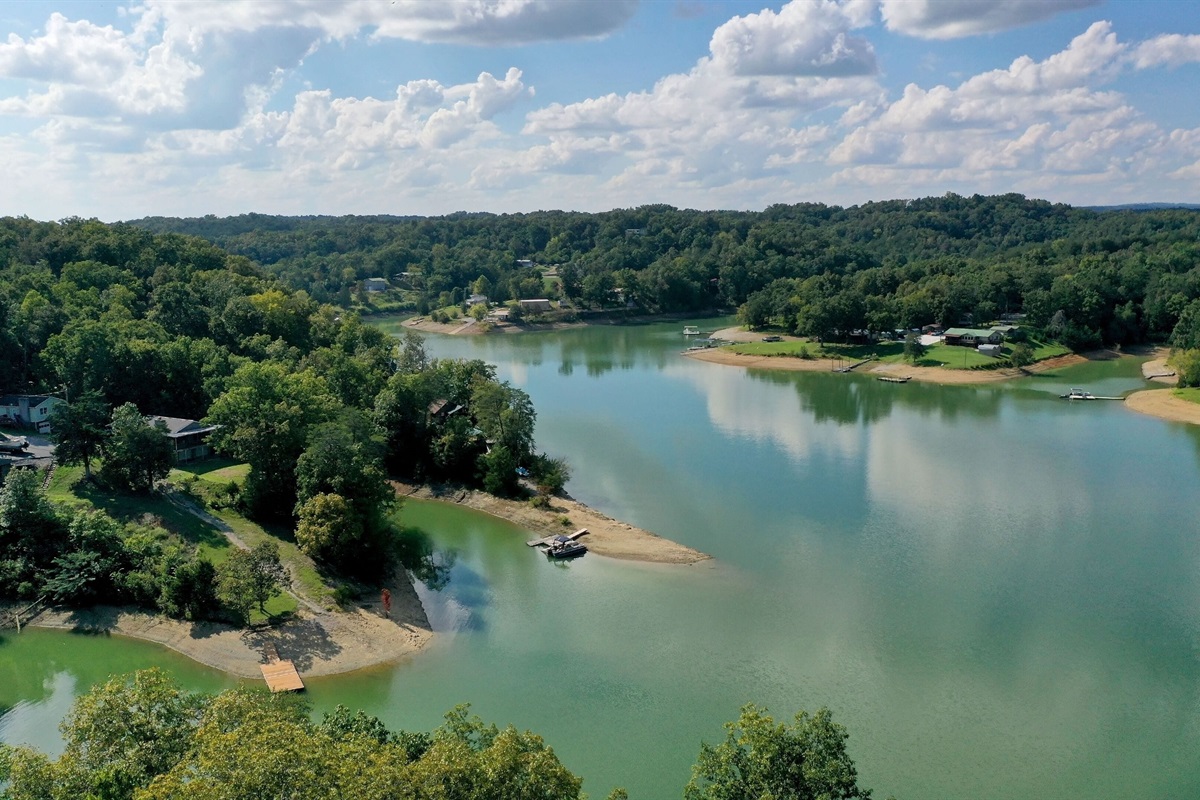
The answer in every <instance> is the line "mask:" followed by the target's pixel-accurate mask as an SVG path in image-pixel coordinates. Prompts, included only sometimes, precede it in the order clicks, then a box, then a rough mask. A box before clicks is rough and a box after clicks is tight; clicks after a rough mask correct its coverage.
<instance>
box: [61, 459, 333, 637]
mask: <svg viewBox="0 0 1200 800" xmlns="http://www.w3.org/2000/svg"><path fill="white" fill-rule="evenodd" d="M247 471H248V468H247V467H246V465H244V464H234V463H232V462H228V461H222V460H220V459H214V460H210V461H204V462H200V463H198V464H195V465H189V466H187V467H186V468H185V469H175V470H172V471H171V476H170V478H169V481H170V482H171V483H172V484H173V486H174V487H178V488H180V489H181V490H182V491H183V493H184V494H185V495H190V496H191V497H190V498H189V499H191V502H193V503H195V505H197V506H201V505H203V504H204V503H205V501H206V500H207V499H209V497H210V494H209V492H210V491H211V489H210V487H222V488H223V487H225V486H228V484H229V483H230V482H235V483H237V484H239V485H240V483H241V481H242V480H243V479H244V478H245V475H246V472H247ZM46 496H47V497H48V498H49V499H50V500H52V501H53V502H55V503H60V504H64V505H71V506H75V507H85V508H93V509H96V510H98V511H103V512H104V513H105V514H108V515H109V516H110V517H112V518H113V519H115V520H117V521H118V522H122V523H133V524H137V525H149V526H153V527H160V528H162V529H163V530H165V531H167V532H168V533H170V534H172V535H174V536H177V537H179V538H180V539H182V540H183V541H184V542H187V543H188V544H189V545H191V546H192V547H194V548H196V552H197V554H198V555H199V556H200V558H202V559H204V560H205V561H208V562H209V563H211V564H212V565H213V566H214V567H217V566H220V565H221V564H222V563H223V562H224V561H225V559H227V558H228V557H229V554H230V553H231V552H232V548H233V547H234V546H235V545H234V544H233V543H232V542H231V541H230V540H229V538H228V537H227V536H226V535H225V533H224V532H223V531H222V530H221V529H220V528H219V527H218V526H217V525H214V524H212V523H211V522H208V521H206V520H205V519H202V518H201V517H200V516H197V515H196V514H193V513H191V512H190V511H188V510H187V508H186V507H184V506H183V505H182V504H180V503H177V502H172V501H171V499H170V498H169V496H168V495H167V494H165V493H163V492H154V493H152V494H145V495H134V494H121V493H117V492H113V491H110V490H108V489H106V488H105V487H103V486H101V485H100V484H98V483H97V482H95V481H87V480H85V479H84V474H83V468H82V467H65V466H59V467H57V468H56V469H55V470H54V475H53V477H52V478H51V480H50V485H49V486H48V487H47V491H46ZM193 498H194V499H193ZM212 513H213V514H214V516H215V517H217V518H218V519H219V520H220V521H221V522H223V523H224V524H225V525H227V526H229V529H230V530H231V531H232V532H233V533H234V535H235V536H237V537H238V538H239V539H240V540H241V541H243V542H244V543H245V544H246V545H248V546H251V547H253V546H254V545H255V544H256V543H258V542H260V541H263V540H265V539H267V538H269V537H270V535H269V534H268V533H267V532H266V531H265V530H263V528H262V527H261V526H260V525H258V524H257V523H254V522H251V521H250V520H248V519H246V518H245V517H242V516H241V515H239V514H237V513H236V512H234V511H232V510H230V509H221V510H217V511H214V512H212ZM279 551H280V558H281V559H282V560H283V563H284V565H285V566H287V567H289V570H290V571H291V573H292V574H293V575H295V576H296V577H297V581H298V583H300V586H298V587H296V588H297V589H298V590H299V591H300V593H301V594H303V595H304V596H306V597H308V598H309V599H311V600H312V601H313V602H317V603H321V602H328V599H329V597H330V596H331V592H330V590H329V589H328V587H326V586H325V584H324V582H323V581H321V580H320V578H319V576H317V575H316V570H315V568H313V566H312V562H311V561H309V560H308V559H306V558H305V557H304V556H303V554H302V553H300V551H299V550H298V549H297V548H296V545H295V544H294V543H293V542H289V541H279ZM305 562H306V563H305ZM314 579H315V580H314ZM298 607H299V604H298V603H297V601H296V598H295V597H293V596H292V595H291V594H288V593H286V592H280V593H279V594H276V595H275V596H274V597H272V598H271V599H270V600H269V601H268V602H267V604H266V611H267V613H266V615H263V614H262V613H261V612H260V611H259V610H258V609H257V608H255V609H254V610H253V611H252V612H251V616H250V622H251V623H252V624H253V623H258V622H264V621H266V620H267V619H268V618H270V617H279V616H283V615H288V614H292V613H295V611H296V610H297V609H298Z"/></svg>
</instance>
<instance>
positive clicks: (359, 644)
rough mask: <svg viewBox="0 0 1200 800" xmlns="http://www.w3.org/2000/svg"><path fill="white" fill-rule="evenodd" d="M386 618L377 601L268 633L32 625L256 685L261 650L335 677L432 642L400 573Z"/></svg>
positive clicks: (39, 621)
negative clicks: (123, 640) (112, 638)
mask: <svg viewBox="0 0 1200 800" xmlns="http://www.w3.org/2000/svg"><path fill="white" fill-rule="evenodd" d="M388 588H389V591H391V593H392V612H391V616H390V617H387V618H385V617H384V616H383V609H382V607H381V604H380V599H379V598H373V602H371V600H372V598H367V600H368V602H365V603H361V604H359V605H358V606H357V607H355V608H352V609H350V610H347V611H321V612H313V611H311V610H309V609H308V608H307V607H302V609H301V611H300V613H299V614H298V615H297V616H296V617H295V618H293V619H291V620H288V621H286V622H284V623H281V624H279V625H275V626H272V627H260V628H250V629H240V628H234V627H232V626H229V625H223V624H219V623H213V622H196V623H192V622H184V621H182V620H176V619H170V618H168V617H163V616H159V615H156V614H151V613H149V612H146V611H141V610H137V609H130V608H113V607H110V606H97V607H94V608H86V609H79V610H66V611H64V610H49V611H45V612H43V613H42V614H41V615H40V616H38V617H37V618H36V619H35V620H34V622H33V623H32V624H33V625H34V626H35V627H38V628H57V629H64V630H74V631H80V632H86V633H90V634H99V635H106V636H107V635H116V636H129V637H132V638H135V639H144V640H146V641H149V642H156V643H158V644H161V645H163V646H165V647H169V648H170V649H172V650H174V651H176V652H178V653H182V654H183V655H185V656H187V657H188V658H190V659H192V660H193V661H198V662H200V663H201V664H206V665H207V666H210V667H212V668H214V669H218V670H220V671H222V672H225V673H228V674H230V675H235V676H237V677H239V678H254V679H257V680H261V679H262V673H261V672H260V671H259V665H260V664H265V663H266V662H267V659H266V656H265V655H264V654H263V648H264V647H265V646H266V645H268V644H271V645H274V646H275V648H276V650H277V651H278V652H279V656H280V658H283V659H287V660H290V661H292V662H293V663H294V664H295V665H296V669H297V670H298V671H299V672H300V674H301V675H302V676H306V677H308V676H317V675H335V674H338V673H343V672H353V671H354V670H359V669H364V668H366V667H373V666H377V665H380V664H388V663H392V662H395V661H400V660H402V659H404V658H406V657H408V656H411V655H413V654H415V653H417V652H419V651H420V650H421V649H422V648H424V647H425V646H426V645H428V644H429V642H430V641H431V640H432V639H433V632H432V631H431V630H430V627H429V620H428V618H426V616H425V609H424V608H423V607H422V606H421V600H420V598H418V597H417V593H416V591H415V590H414V589H413V586H412V582H411V580H410V579H409V577H408V575H407V574H406V573H404V572H403V571H401V572H399V573H398V574H397V575H396V576H395V577H394V578H393V580H392V581H390V582H389V584H388Z"/></svg>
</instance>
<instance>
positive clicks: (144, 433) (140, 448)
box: [101, 403, 175, 492]
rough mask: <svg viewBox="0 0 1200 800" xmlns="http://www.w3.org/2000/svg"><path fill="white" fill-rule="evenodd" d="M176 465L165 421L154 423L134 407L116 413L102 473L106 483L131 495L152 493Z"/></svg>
mask: <svg viewBox="0 0 1200 800" xmlns="http://www.w3.org/2000/svg"><path fill="white" fill-rule="evenodd" d="M174 464H175V449H174V448H173V447H172V446H171V440H170V439H169V438H168V437H167V426H166V425H165V424H164V423H163V422H162V421H161V420H158V421H155V422H153V423H152V422H151V421H150V420H148V419H147V418H146V417H143V416H142V414H141V412H140V411H138V409H137V406H135V405H134V404H133V403H125V404H124V405H121V406H118V407H117V408H115V409H113V413H112V423H111V424H110V426H109V435H108V439H107V440H106V441H105V444H104V466H103V468H102V469H101V475H102V477H103V478H104V479H105V480H106V481H108V482H109V483H111V484H113V485H114V486H118V487H120V488H122V489H126V490H129V491H133V492H148V491H150V489H152V488H153V487H154V483H155V481H158V480H161V479H162V478H165V477H167V474H168V473H169V472H170V471H171V467H172V466H174Z"/></svg>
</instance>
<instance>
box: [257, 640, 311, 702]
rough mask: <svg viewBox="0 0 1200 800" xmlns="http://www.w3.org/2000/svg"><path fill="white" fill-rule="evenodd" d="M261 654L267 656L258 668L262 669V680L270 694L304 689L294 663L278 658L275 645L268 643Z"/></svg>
mask: <svg viewBox="0 0 1200 800" xmlns="http://www.w3.org/2000/svg"><path fill="white" fill-rule="evenodd" d="M263 654H264V655H266V657H267V663H266V664H262V665H261V666H259V669H261V670H262V675H263V680H265V681H266V682H267V688H268V689H270V690H271V693H272V694H274V693H275V692H302V691H304V681H302V680H300V673H299V672H297V671H296V665H295V664H293V663H292V662H291V661H287V660H286V659H282V658H280V657H279V651H278V650H276V649H275V645H273V644H269V645H267V646H266V647H264V648H263Z"/></svg>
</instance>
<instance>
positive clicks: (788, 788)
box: [683, 705, 871, 800]
mask: <svg viewBox="0 0 1200 800" xmlns="http://www.w3.org/2000/svg"><path fill="white" fill-rule="evenodd" d="M725 729H726V735H725V741H724V742H722V743H721V744H718V745H716V746H711V745H708V744H702V745H701V747H700V757H699V758H698V759H697V761H696V764H695V766H694V767H692V779H691V780H690V781H689V782H688V785H687V787H686V789H685V790H684V793H683V796H684V798H685V800H765V799H766V798H770V800H850V799H851V798H868V797H870V796H871V793H870V791H869V790H866V789H860V788H859V786H858V773H857V771H856V770H855V768H854V761H853V760H852V759H851V758H850V755H849V754H848V753H847V752H846V739H847V738H849V734H848V733H847V732H846V729H845V728H843V727H842V726H841V725H838V724H837V723H835V722H834V721H833V715H832V714H831V713H830V711H829V709H827V708H822V709H820V710H819V711H817V713H816V714H812V715H810V714H808V713H807V712H804V711H801V712H800V713H799V714H797V715H796V718H795V721H794V722H792V723H791V724H785V723H780V724H777V723H776V722H775V720H774V719H772V718H771V717H770V716H768V715H767V713H766V709H762V708H758V707H757V706H754V705H748V706H745V707H743V708H742V714H741V716H740V717H739V718H738V720H737V721H736V722H730V723H728V724H726V726H725Z"/></svg>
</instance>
